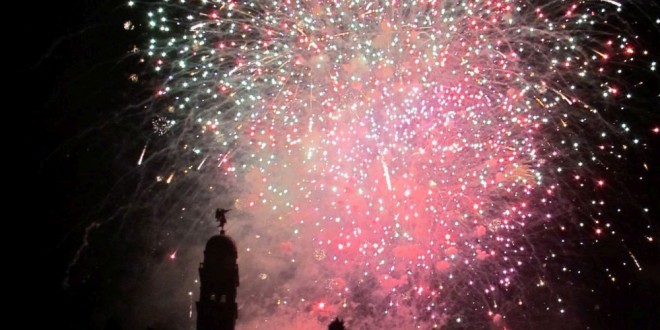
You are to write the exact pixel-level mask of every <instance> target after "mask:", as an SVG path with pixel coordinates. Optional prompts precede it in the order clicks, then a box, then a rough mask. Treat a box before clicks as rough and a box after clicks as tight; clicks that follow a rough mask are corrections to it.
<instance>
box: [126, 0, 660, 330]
mask: <svg viewBox="0 0 660 330" xmlns="http://www.w3.org/2000/svg"><path fill="white" fill-rule="evenodd" d="M621 7H622V5H621V4H620V3H618V2H615V1H577V2H567V1H539V2H536V1H514V0H511V1H507V0H500V1H479V0H472V1H458V2H453V1H451V2H450V1H396V0H392V1H357V0H356V1H340V0H337V1H295V0H291V1H247V0H246V1H200V2H197V1H192V2H189V3H186V2H184V1H182V2H177V3H169V2H163V3H161V4H159V5H158V6H156V7H152V8H151V10H150V11H149V13H148V21H147V25H148V27H149V29H150V30H149V33H150V40H149V42H148V46H147V47H145V49H143V50H142V54H143V56H144V60H145V62H146V63H148V64H149V65H150V69H149V72H151V73H148V74H147V75H148V76H150V78H149V79H148V80H150V81H157V82H158V83H159V85H158V87H156V88H154V90H155V91H154V94H155V95H154V97H153V98H152V99H151V103H150V105H149V106H148V107H146V110H147V111H148V116H149V117H150V119H149V120H150V121H151V123H152V125H153V130H154V135H153V136H152V137H151V139H152V141H151V142H149V144H148V145H146V146H145V147H144V149H143V150H142V152H141V154H140V157H139V165H141V166H149V164H155V165H153V166H156V165H157V167H158V170H159V171H160V172H161V174H160V175H159V176H158V177H157V180H156V181H158V182H160V183H158V184H168V185H169V186H170V187H169V188H168V193H166V194H165V195H166V197H163V196H156V197H153V203H162V202H163V201H166V200H172V199H175V198H174V197H173V196H177V197H176V200H177V202H175V203H170V204H169V205H168V206H166V207H165V211H164V214H166V215H168V217H169V218H175V217H178V213H179V212H181V210H182V209H185V210H186V212H188V213H190V212H194V213H195V214H203V213H208V212H210V210H212V209H213V208H214V207H215V205H218V204H225V205H227V203H231V205H232V207H233V208H235V209H237V210H238V212H236V215H235V216H236V217H237V220H236V221H234V222H233V223H230V225H229V230H230V233H232V235H235V236H236V237H237V240H238V242H239V246H240V248H241V252H240V261H239V262H240V268H241V271H242V278H241V283H242V286H241V291H240V300H242V301H243V303H242V305H241V311H242V312H241V315H242V317H241V319H240V320H239V321H240V322H241V324H242V325H243V326H244V327H245V328H264V327H273V326H277V325H278V324H289V325H291V324H292V323H291V322H293V323H295V322H301V324H300V325H298V327H299V328H304V327H305V326H303V325H302V324H310V322H311V323H315V322H321V323H324V322H326V321H327V320H328V319H330V318H333V317H334V316H335V315H341V316H343V317H344V318H346V319H347V320H348V321H349V323H350V324H351V327H352V328H355V329H362V328H387V329H394V328H397V329H398V328H402V329H403V328H406V329H408V328H410V329H412V328H420V329H428V328H434V327H443V326H447V325H450V324H454V325H460V324H461V323H462V324H466V323H468V324H470V326H469V327H470V328H483V327H488V326H493V327H496V328H497V327H505V326H506V325H507V324H508V323H507V322H509V321H507V318H509V319H511V318H514V316H513V314H514V313H519V314H527V315H533V314H534V313H533V312H531V310H541V309H547V310H551V309H552V310H551V311H548V313H559V310H560V307H557V308H556V309H557V310H555V306H556V305H557V304H556V302H555V301H552V302H548V303H535V301H538V300H543V299H547V300H548V301H550V300H551V299H552V300H555V299H556V297H554V296H553V295H552V294H550V293H547V292H546V294H547V295H546V296H544V295H543V294H541V293H542V292H544V291H543V290H544V289H543V288H544V287H545V286H546V282H547V281H548V280H546V279H545V278H546V277H547V276H548V275H547V270H546V269H544V268H545V267H546V265H547V263H549V262H550V263H551V261H549V259H552V255H553V252H552V251H553V249H555V248H557V247H559V246H560V245H561V244H560V243H557V242H556V241H557V240H558V237H563V236H562V235H564V234H562V233H561V231H562V230H563V226H564V225H566V224H567V223H571V224H574V225H576V226H577V224H578V223H579V222H580V221H574V219H573V220H567V219H569V218H571V217H574V216H576V214H577V212H573V211H572V210H573V209H575V208H580V212H581V213H582V214H585V213H589V211H585V210H584V208H589V207H591V206H589V205H588V204H589V203H588V202H586V200H587V199H586V198H584V197H582V195H583V194H584V190H585V189H582V190H581V189H578V188H577V187H582V188H584V187H585V186H586V187H587V188H586V189H587V190H589V189H591V190H597V189H599V188H602V186H605V185H606V184H607V183H606V182H605V178H604V177H598V175H604V173H602V172H601V170H602V168H603V165H602V164H603V160H602V159H600V157H599V156H598V150H597V148H598V147H600V146H599V145H596V146H594V145H593V143H594V142H593V141H599V140H598V139H601V140H600V141H602V143H603V145H602V147H603V148H610V147H609V146H605V145H610V144H611V143H610V144H608V143H607V140H605V136H607V135H608V134H610V135H614V136H615V139H617V141H623V143H625V144H631V145H632V144H634V142H633V141H632V138H630V137H629V136H627V135H626V132H627V131H628V128H627V126H626V125H625V124H624V125H623V126H620V125H619V126H613V125H612V124H610V123H609V122H608V121H607V120H605V119H604V118H603V116H602V115H601V113H602V112H603V111H606V110H607V109H611V108H613V104H619V106H620V107H621V104H624V103H625V101H626V99H629V98H631V97H632V94H633V90H634V87H633V83H634V82H627V81H626V80H625V79H624V78H622V77H623V75H621V70H622V68H625V69H626V70H636V69H638V70H640V71H646V72H651V71H653V70H655V62H652V61H649V60H648V58H647V57H648V56H649V55H648V54H647V53H646V52H644V50H643V49H639V48H638V45H637V44H635V43H634V42H633V38H631V37H626V34H625V33H624V32H625V29H624V28H623V24H620V25H617V23H622V22H623V20H622V19H620V18H618V17H619V12H620V11H621ZM131 28H132V25H131ZM636 58H641V60H640V59H638V60H637V62H633V61H634V60H635V59H636ZM644 61H648V63H646V62H644ZM647 64H648V65H647ZM645 65H646V66H645ZM153 72H155V73H156V74H155V75H154V74H152V73H153ZM626 72H627V71H626ZM132 77H133V78H135V76H132ZM158 141H161V142H158ZM589 201H590V200H589ZM575 203H577V204H578V205H582V204H584V206H578V207H575V206H574V205H575ZM209 214H210V213H209ZM209 218H210V217H209ZM191 226H192V225H191V224H190V223H188V224H186V223H185V222H177V223H174V222H171V221H166V223H164V224H163V227H165V228H167V230H172V231H174V230H177V229H176V228H184V230H185V228H190V227H191ZM590 226H591V224H589V225H588V226H587V227H589V228H588V229H585V230H591V229H590ZM179 230H180V229H179ZM566 236H568V235H566ZM564 238H565V237H564ZM562 239H563V238H562ZM553 242H554V243H553ZM522 273H524V275H523V274H522ZM536 294H540V296H536V297H534V296H532V295H536ZM559 301H560V302H561V299H560V300H559ZM521 311H525V312H521ZM561 313H563V309H562V310H561ZM522 318H525V316H523V317H522ZM291 320H299V321H291ZM292 327H296V326H295V325H293V326H292Z"/></svg>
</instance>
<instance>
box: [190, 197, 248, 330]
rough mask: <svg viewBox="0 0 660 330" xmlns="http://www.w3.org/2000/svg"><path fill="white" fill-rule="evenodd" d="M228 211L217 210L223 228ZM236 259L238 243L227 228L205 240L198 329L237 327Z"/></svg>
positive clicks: (228, 328) (230, 329)
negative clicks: (229, 234) (226, 230)
mask: <svg viewBox="0 0 660 330" xmlns="http://www.w3.org/2000/svg"><path fill="white" fill-rule="evenodd" d="M227 211H228V210H222V212H221V211H220V209H218V210H217V211H216V219H218V221H219V222H220V227H221V228H223V227H224V224H225V223H226V222H227V220H226V219H225V213H226V212H227ZM223 220H224V221H223ZM237 259H238V250H237V249H236V244H235V243H234V241H233V240H232V239H231V238H230V237H229V236H226V235H225V231H224V228H223V230H222V231H221V233H220V235H216V236H213V237H211V239H209V241H208V242H207V243H206V249H205V250H204V262H203V263H201V264H200V265H199V279H200V282H201V285H200V295H199V301H198V302H197V330H234V326H235V325H236V319H237V318H238V305H237V304H236V288H237V287H238V285H239V283H238V264H237V263H236V261H237Z"/></svg>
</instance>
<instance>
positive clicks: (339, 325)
mask: <svg viewBox="0 0 660 330" xmlns="http://www.w3.org/2000/svg"><path fill="white" fill-rule="evenodd" d="M328 330H346V328H345V327H344V321H342V320H340V319H339V318H338V317H336V318H335V320H334V321H332V323H330V325H329V326H328Z"/></svg>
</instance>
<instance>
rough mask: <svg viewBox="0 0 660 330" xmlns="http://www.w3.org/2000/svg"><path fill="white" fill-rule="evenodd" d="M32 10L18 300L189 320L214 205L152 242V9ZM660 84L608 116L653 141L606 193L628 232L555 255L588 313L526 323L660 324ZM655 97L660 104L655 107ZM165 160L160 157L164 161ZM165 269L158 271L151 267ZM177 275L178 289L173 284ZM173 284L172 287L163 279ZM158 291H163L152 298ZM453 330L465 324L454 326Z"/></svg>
mask: <svg viewBox="0 0 660 330" xmlns="http://www.w3.org/2000/svg"><path fill="white" fill-rule="evenodd" d="M21 6H23V7H24V8H22V9H21V10H19V11H14V12H18V13H21V14H20V15H21V16H25V17H27V20H28V22H27V23H26V24H27V25H28V26H29V29H31V30H36V31H39V32H38V33H36V34H30V35H27V34H26V32H25V31H18V32H17V34H18V37H17V38H16V40H15V42H14V44H11V45H10V48H11V52H12V53H13V55H17V57H18V58H17V59H16V61H18V64H14V63H12V62H10V63H8V65H9V66H12V68H10V72H16V73H15V74H12V76H15V77H17V78H18V83H13V82H12V85H13V86H14V88H16V90H17V91H11V90H10V95H9V96H10V97H12V96H13V95H11V94H12V93H14V94H15V93H21V95H30V96H29V97H26V98H25V99H21V100H20V101H16V102H19V103H20V104H21V106H20V108H19V109H15V110H10V111H16V112H18V113H21V117H22V118H23V119H22V120H21V121H20V122H13V121H10V122H8V123H9V124H10V125H12V126H14V127H12V129H13V130H15V131H20V133H14V134H16V135H17V136H14V139H15V140H16V142H14V141H12V142H10V143H11V144H18V145H19V146H20V145H21V144H24V143H26V144H27V145H26V146H21V147H20V148H21V149H23V151H22V152H25V153H27V157H26V158H25V159H22V157H15V156H10V159H11V160H13V162H14V163H18V164H21V165H19V167H27V169H26V171H25V172H27V173H28V175H27V177H28V178H29V179H28V183H27V184H26V185H27V187H24V188H23V189H22V190H21V191H24V194H25V199H26V200H27V201H28V204H27V205H28V207H29V208H34V209H35V210H36V212H34V211H33V210H31V209H29V210H24V211H23V212H26V213H27V214H28V215H27V216H26V219H30V220H29V222H30V224H29V230H28V236H27V237H30V236H34V238H31V239H32V240H35V241H36V242H38V243H37V244H36V248H34V252H30V254H32V253H34V255H33V256H31V257H27V256H26V257H25V259H26V260H25V261H26V263H27V269H28V270H30V272H29V273H30V276H29V277H34V278H36V280H35V282H34V283H36V284H34V285H28V287H30V290H29V291H32V290H34V291H33V292H34V294H29V295H26V298H27V299H26V303H21V304H19V305H21V306H23V307H25V306H26V304H27V306H34V307H28V308H29V309H31V310H32V311H34V312H35V313H36V315H35V318H36V319H37V322H39V323H41V322H43V324H44V325H49V326H51V327H53V328H57V329H110V328H112V326H114V325H121V326H122V327H123V328H124V329H133V328H145V327H146V326H153V327H154V328H156V329H178V328H183V327H185V326H186V325H187V323H186V317H187V315H188V312H189V311H188V309H187V305H185V304H183V307H184V308H181V306H182V303H181V301H182V299H184V300H185V299H186V298H185V297H184V298H181V297H180V296H181V294H182V292H183V293H184V294H185V292H187V291H188V290H193V291H194V290H197V289H195V288H194V286H192V285H191V283H189V282H187V281H188V280H189V278H188V276H189V274H190V273H193V274H194V272H196V263H198V262H199V261H201V258H202V256H201V254H199V256H198V259H197V260H195V258H194V256H195V255H196V253H197V252H200V251H201V250H199V247H200V246H201V244H203V242H204V241H205V240H206V239H207V238H208V237H210V236H211V235H212V234H214V231H213V218H212V212H213V208H209V209H208V215H206V216H199V217H198V218H199V219H202V220H199V221H198V222H196V223H195V224H194V225H191V227H192V228H191V229H190V232H192V233H199V232H202V233H207V234H206V235H200V236H199V237H194V238H191V237H188V236H177V235H179V234H176V233H173V234H172V237H169V236H168V235H169V234H168V233H162V235H164V236H167V237H166V238H163V239H160V240H158V241H152V240H153V237H154V234H153V232H152V231H153V228H154V224H155V223H158V221H159V220H158V217H160V216H163V215H165V214H167V212H160V210H159V208H160V206H159V205H140V204H139V203H137V204H136V202H135V201H136V200H137V201H142V200H144V198H143V192H144V191H150V192H151V193H153V194H164V193H165V190H166V189H165V188H163V187H159V186H156V187H150V186H149V184H147V183H146V182H150V181H149V180H152V178H154V177H156V176H157V175H159V173H158V170H157V169H155V168H156V166H152V167H147V168H145V167H138V166H136V162H137V159H138V157H139V155H140V152H141V151H142V148H143V147H144V145H145V143H146V141H147V140H148V139H149V138H148V133H149V132H150V131H151V130H152V122H151V120H152V118H150V117H148V116H145V115H144V113H142V112H141V111H140V109H141V102H142V101H143V100H145V99H147V98H148V97H149V96H150V95H151V94H152V92H153V90H154V89H155V87H154V86H153V85H151V84H152V83H151V82H150V81H149V80H148V79H141V80H140V81H139V82H137V83H136V82H132V81H131V80H130V79H129V76H130V75H131V74H132V73H134V72H140V71H143V70H145V67H144V66H141V65H140V64H138V58H139V57H137V56H136V55H133V54H131V53H130V50H131V49H132V47H133V45H135V44H138V45H141V44H144V43H145V42H146V40H147V35H146V34H145V33H143V32H144V31H142V30H141V29H142V28H141V27H140V26H137V27H136V28H135V30H132V31H127V30H126V29H125V28H124V22H125V21H127V20H131V21H133V22H136V23H139V22H141V20H144V17H143V16H144V11H143V10H142V11H140V10H129V9H128V8H126V6H125V4H124V3H118V2H117V1H105V0H99V1H78V2H76V1H73V2H66V1H65V2H46V3H43V4H42V3H39V4H28V3H26V4H21ZM657 9H658V8H655V10H657ZM648 16H649V19H648V20H651V21H655V19H656V18H657V17H660V13H659V12H657V11H656V12H655V13H648ZM640 20H641V18H640ZM648 20H647V21H646V23H631V25H632V28H633V29H634V30H636V31H639V32H640V39H641V40H642V41H641V43H642V44H645V45H646V46H647V49H649V50H650V51H652V52H655V54H654V55H653V56H654V57H655V58H656V59H660V55H659V54H660V47H658V42H657V40H659V39H658V38H660V32H659V31H658V24H657V23H656V24H655V25H654V24H651V23H649V22H648ZM629 21H631V20H629ZM15 29H16V30H24V29H25V28H22V27H20V26H18V27H15ZM148 76H149V75H148V74H147V75H145V77H148ZM635 78H636V77H634V76H633V77H630V80H635ZM659 91H660V87H659V85H658V73H657V72H656V74H655V76H654V79H650V80H647V82H646V83H645V86H644V87H642V88H640V89H638V92H637V95H641V96H640V97H638V99H639V98H641V100H639V101H636V102H638V104H639V106H640V107H644V108H643V109H641V111H637V112H634V115H630V116H629V118H628V116H627V115H626V116H624V117H625V118H622V115H621V114H615V115H610V114H609V113H606V114H604V116H605V117H606V118H607V117H608V116H612V117H614V118H607V119H610V120H613V121H614V122H619V121H622V120H625V121H626V122H627V123H629V125H630V126H632V127H634V128H635V129H637V130H639V131H640V132H642V131H643V133H642V134H640V135H641V136H643V137H644V138H645V139H646V140H645V144H646V147H644V148H641V149H640V150H639V152H638V153H637V154H636V153H630V154H629V155H628V156H627V157H629V159H630V160H629V161H628V162H625V163H624V164H630V165H629V166H630V167H629V168H628V167H627V166H628V165H619V166H618V168H616V169H615V172H616V173H628V174H630V173H635V172H638V171H639V168H638V164H639V163H641V162H642V161H643V162H646V163H647V164H648V166H649V168H650V170H649V171H648V172H647V173H644V176H645V181H644V182H645V183H644V184H638V182H637V181H635V178H636V177H637V176H636V175H619V176H618V178H620V179H617V180H618V181H617V182H616V185H617V186H620V187H625V189H626V190H625V191H624V190H621V191H615V190H616V189H615V190H613V191H612V192H610V193H609V195H606V197H607V198H610V199H617V198H618V197H617V196H618V195H617V194H622V195H624V197H622V198H621V200H626V201H635V202H634V203H633V204H635V205H624V207H623V208H624V212H623V213H621V214H620V215H618V216H616V217H612V218H613V219H615V220H612V221H613V223H614V224H615V226H616V228H617V231H618V234H617V235H614V236H605V237H603V238H602V239H600V240H598V243H597V244H588V245H587V246H584V247H580V248H575V249H573V248H567V249H566V250H565V251H560V252H558V253H559V254H560V259H561V260H563V263H565V264H569V265H580V266H579V267H581V269H582V270H583V273H582V274H581V275H580V276H575V275H565V276H564V277H563V278H562V280H561V282H562V283H563V285H562V284H555V285H554V286H553V288H552V290H554V291H555V292H556V293H557V294H558V295H561V294H562V293H566V295H569V294H575V296H576V297H577V298H575V299H573V300H572V301H571V308H572V309H573V310H574V311H575V313H578V314H580V315H581V317H580V318H579V319H575V320H573V321H567V322H566V323H565V324H561V323H560V322H558V321H557V318H552V319H548V320H547V323H545V320H544V317H545V316H544V315H543V314H539V315H536V316H535V315H531V314H530V315H527V316H526V317H525V318H524V319H526V320H528V321H529V320H530V319H532V320H534V322H535V324H537V325H538V324H541V325H542V326H543V327H544V328H547V329H658V328H660V250H659V248H658V241H659V240H660V235H658V234H659V229H658V225H659V223H658V206H657V205H660V202H659V201H660V194H659V191H658V186H659V184H660V179H659V177H658V170H657V167H658V166H660V159H659V157H658V154H659V153H658V150H659V149H658V147H659V144H658V142H659V139H660V135H659V134H651V129H652V128H653V127H660V116H659V113H658V111H660V107H659V106H658V104H660V98H659V95H658V94H659V93H658V92H659ZM649 106H655V108H653V109H648V107H649ZM145 132H147V133H145ZM18 134H21V135H20V136H18ZM24 141H28V142H24ZM156 143H158V142H154V144H156ZM160 161H163V160H158V159H157V160H155V161H154V162H156V163H158V162H160ZM163 162H164V161H163ZM8 174H9V175H13V173H12V172H8ZM163 200H165V201H166V200H167V199H163ZM631 203H632V202H631ZM638 205H650V206H651V209H650V212H649V213H648V214H647V216H646V218H641V217H639V215H638V214H636V213H634V212H632V211H630V213H626V212H628V211H625V210H631V209H634V208H635V207H637V206H638ZM220 206H221V205H218V207H220ZM211 207H215V206H211ZM627 207H628V208H627ZM577 208H579V207H577ZM579 212H580V210H578V212H577V213H579ZM147 219H148V220H147ZM95 224H98V225H95ZM647 225H650V226H651V227H650V229H649V227H648V226H647ZM86 233H87V234H89V235H86ZM649 235H655V236H654V238H655V241H654V242H653V243H649V242H648V241H647V240H646V239H644V237H645V236H649ZM159 237H160V236H159ZM168 237H169V238H168ZM181 237H183V238H181ZM177 240H184V241H185V242H186V244H190V245H192V246H194V247H195V248H192V249H189V250H187V253H188V254H187V255H186V260H185V261H179V262H176V261H174V262H168V261H167V260H168V259H169V258H170V255H171V254H172V251H174V250H176V246H177ZM239 246H240V241H239ZM81 247H84V248H83V249H81ZM628 251H634V253H635V257H636V259H637V260H638V262H639V263H640V264H641V265H642V268H643V271H636V270H635V267H630V265H631V264H632V260H631V258H630V256H629V253H628ZM239 254H240V253H239ZM21 255H22V253H21ZM624 262H625V263H627V266H625V267H624V266H622V263H624ZM72 264H73V267H70V266H71V265H72ZM585 265H588V266H585ZM189 267H192V272H191V269H189ZM549 267H550V268H552V266H549ZM605 268H607V269H612V270H613V271H612V272H613V273H615V274H617V279H616V284H612V281H611V279H610V278H608V277H607V276H603V272H602V270H603V269H605ZM546 270H547V271H549V272H554V271H558V270H557V269H546ZM156 273H157V274H159V275H158V278H157V280H156V277H154V275H153V274H156ZM521 276H524V275H521ZM178 282H179V283H181V285H180V287H176V286H175V285H173V284H175V283H178ZM162 283H167V284H168V287H160V285H161V284H162ZM154 292H156V293H154ZM576 292H577V293H576ZM44 293H45V294H44ZM196 293H197V292H195V294H196ZM170 295H171V297H168V296H170ZM46 297H47V298H46ZM152 297H154V298H155V297H157V298H158V299H159V301H154V302H153V305H151V303H152V302H150V301H149V299H151V298H152ZM42 298H45V299H43V300H40V299H42ZM239 299H240V293H239ZM244 304H248V305H249V304H250V303H249V302H245V303H244ZM150 306H152V307H153V309H152V310H150V308H149V307H150ZM168 308H170V309H169V311H168ZM42 309H43V312H44V313H45V314H46V315H44V316H43V317H42V316H41V315H39V314H41V312H42ZM310 315H311V314H310ZM544 323H545V324H544ZM511 327H512V329H524V328H526V327H525V325H524V323H518V324H516V323H515V321H512V325H511ZM448 328H451V329H454V328H456V329H462V328H463V327H461V326H458V325H456V324H453V327H452V326H450V327H448ZM464 328H465V329H469V328H470V326H469V325H468V326H466V327H464ZM477 328H480V327H477ZM349 329H350V323H349Z"/></svg>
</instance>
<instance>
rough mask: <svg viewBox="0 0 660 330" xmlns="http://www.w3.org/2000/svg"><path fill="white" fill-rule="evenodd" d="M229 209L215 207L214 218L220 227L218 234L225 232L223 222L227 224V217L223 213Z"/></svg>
mask: <svg viewBox="0 0 660 330" xmlns="http://www.w3.org/2000/svg"><path fill="white" fill-rule="evenodd" d="M229 211H231V209H229V210H225V209H216V210H215V220H216V221H218V227H220V234H223V235H224V233H225V224H227V218H226V217H225V213H227V212H229Z"/></svg>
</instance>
